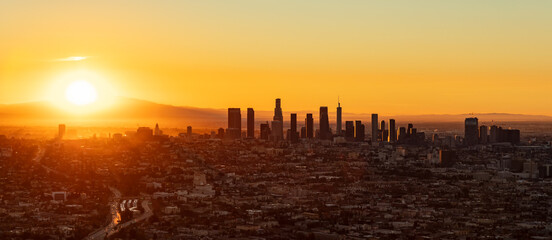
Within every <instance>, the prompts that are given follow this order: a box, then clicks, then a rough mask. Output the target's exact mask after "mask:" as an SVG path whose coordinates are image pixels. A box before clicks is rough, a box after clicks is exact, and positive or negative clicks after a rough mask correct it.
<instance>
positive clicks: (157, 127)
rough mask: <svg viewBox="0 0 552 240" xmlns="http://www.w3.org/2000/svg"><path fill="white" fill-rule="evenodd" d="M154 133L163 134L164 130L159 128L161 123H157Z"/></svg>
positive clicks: (156, 134)
mask: <svg viewBox="0 0 552 240" xmlns="http://www.w3.org/2000/svg"><path fill="white" fill-rule="evenodd" d="M153 135H155V136H161V135H163V131H161V129H159V124H158V123H156V124H155V130H154V132H153Z"/></svg>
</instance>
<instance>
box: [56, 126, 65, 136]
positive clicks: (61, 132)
mask: <svg viewBox="0 0 552 240" xmlns="http://www.w3.org/2000/svg"><path fill="white" fill-rule="evenodd" d="M64 136H65V124H60V125H59V126H58V138H59V139H63V137H64Z"/></svg>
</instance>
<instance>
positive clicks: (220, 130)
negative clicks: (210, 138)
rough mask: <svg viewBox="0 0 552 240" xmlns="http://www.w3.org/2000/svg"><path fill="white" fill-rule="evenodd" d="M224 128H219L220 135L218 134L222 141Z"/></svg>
mask: <svg viewBox="0 0 552 240" xmlns="http://www.w3.org/2000/svg"><path fill="white" fill-rule="evenodd" d="M224 135H225V134H224V128H219V129H218V133H217V137H218V138H220V139H224Z"/></svg>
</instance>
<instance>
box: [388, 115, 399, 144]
mask: <svg viewBox="0 0 552 240" xmlns="http://www.w3.org/2000/svg"><path fill="white" fill-rule="evenodd" d="M389 141H390V142H392V143H394V142H396V141H397V129H396V128H395V119H389Z"/></svg>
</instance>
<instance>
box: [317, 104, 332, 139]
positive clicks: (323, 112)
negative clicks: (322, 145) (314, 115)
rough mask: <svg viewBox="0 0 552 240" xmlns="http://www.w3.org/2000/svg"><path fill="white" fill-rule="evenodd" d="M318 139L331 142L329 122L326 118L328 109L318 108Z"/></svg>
mask: <svg viewBox="0 0 552 240" xmlns="http://www.w3.org/2000/svg"><path fill="white" fill-rule="evenodd" d="M319 124H320V139H323V140H331V139H332V133H331V132H330V121H329V118H328V107H325V106H324V107H320V123H319Z"/></svg>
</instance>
